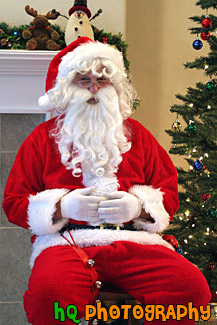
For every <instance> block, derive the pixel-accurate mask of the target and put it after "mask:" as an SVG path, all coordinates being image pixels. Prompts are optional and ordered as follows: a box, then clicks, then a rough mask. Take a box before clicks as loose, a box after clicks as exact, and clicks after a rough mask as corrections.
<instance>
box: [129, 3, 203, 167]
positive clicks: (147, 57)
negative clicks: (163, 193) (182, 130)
mask: <svg viewBox="0 0 217 325" xmlns="http://www.w3.org/2000/svg"><path fill="white" fill-rule="evenodd" d="M195 3H196V1H189V0H151V1H150V0H136V1H133V0H127V23H126V40H127V43H128V44H129V49H128V58H129V60H130V62H131V73H132V76H133V83H134V86H135V88H136V90H137V92H138V95H139V96H140V99H141V106H140V108H139V109H138V111H137V112H136V113H135V115H134V116H133V117H134V118H135V119H137V120H139V121H140V122H142V123H143V124H144V125H145V126H146V127H147V128H148V129H149V130H150V131H151V132H152V133H153V134H154V135H155V137H156V138H157V139H158V141H159V142H160V143H161V145H162V146H163V147H164V148H165V149H167V150H169V148H170V147H171V144H170V140H171V138H170V137H169V136H168V135H167V134H166V133H165V132H164V130H165V129H168V128H170V127H171V125H172V123H173V122H174V121H175V119H176V115H175V114H172V113H170V106H171V105H172V104H174V103H178V101H177V100H176V98H175V94H176V93H181V94H185V93H186V88H187V87H188V86H192V87H194V86H195V82H196V81H200V80H201V79H202V78H203V73H202V72H201V71H195V70H186V69H185V68H184V66H183V63H185V62H186V61H192V60H194V58H195V57H196V56H199V55H205V54H206V51H207V49H208V45H207V44H205V43H204V47H203V49H201V50H200V51H196V50H194V49H193V47H192V42H193V41H194V39H195V36H194V35H190V33H189V31H188V28H189V27H192V26H196V24H195V23H193V22H191V21H190V20H189V19H188V17H190V16H193V15H195V14H199V15H201V14H205V12H204V11H202V10H201V9H200V8H198V7H196V6H195ZM204 80H207V78H205V79H204ZM207 81H208V80H207ZM171 158H172V159H173V161H174V162H175V164H176V165H177V163H178V164H179V162H181V163H182V161H183V158H181V159H178V158H177V157H176V156H171Z"/></svg>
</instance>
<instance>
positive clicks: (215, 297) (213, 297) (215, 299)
mask: <svg viewBox="0 0 217 325" xmlns="http://www.w3.org/2000/svg"><path fill="white" fill-rule="evenodd" d="M210 291H211V299H210V302H217V288H216V290H215V291H214V290H210Z"/></svg>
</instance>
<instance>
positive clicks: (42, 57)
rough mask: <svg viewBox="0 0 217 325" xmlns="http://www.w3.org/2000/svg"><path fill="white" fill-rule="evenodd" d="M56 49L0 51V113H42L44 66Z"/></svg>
mask: <svg viewBox="0 0 217 325" xmlns="http://www.w3.org/2000/svg"><path fill="white" fill-rule="evenodd" d="M57 53H58V52H57V51H27V50H0V85H1V87H0V98H1V101H0V113H41V110H40V109H39V107H38V98H39V97H40V96H41V95H43V94H44V86H45V78H46V74H47V69H48V66H49V63H50V61H51V60H52V58H53V57H54V56H55V55H56V54H57Z"/></svg>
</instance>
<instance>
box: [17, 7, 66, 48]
mask: <svg viewBox="0 0 217 325" xmlns="http://www.w3.org/2000/svg"><path fill="white" fill-rule="evenodd" d="M25 10H26V12H27V14H29V15H30V16H33V17H34V19H33V21H32V22H31V23H30V24H31V25H33V26H32V27H30V28H27V29H25V30H24V31H23V33H22V35H23V38H24V39H29V38H30V39H29V40H28V42H27V43H26V49H27V50H51V51H57V50H59V48H60V46H59V45H58V44H57V43H56V42H55V41H57V40H58V39H59V34H58V33H57V32H56V31H55V30H54V29H53V28H50V27H49V26H50V25H51V24H50V23H49V21H48V19H56V18H57V17H58V16H57V15H56V14H54V13H52V12H48V13H47V14H46V15H38V12H37V10H34V9H33V8H30V6H28V5H27V6H26V7H25Z"/></svg>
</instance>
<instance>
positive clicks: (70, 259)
mask: <svg viewBox="0 0 217 325" xmlns="http://www.w3.org/2000/svg"><path fill="white" fill-rule="evenodd" d="M84 250H85V252H86V253H87V254H88V256H89V258H91V259H93V260H94V261H95V266H94V268H95V270H96V272H97V274H98V280H99V281H101V282H102V284H105V283H109V284H110V285H112V286H115V287H119V288H121V289H123V290H125V291H126V292H128V293H129V294H130V295H132V296H133V297H135V298H136V299H137V300H138V301H140V302H142V303H143V304H145V305H149V304H150V305H159V304H160V305H163V306H164V307H165V309H166V308H167V306H168V305H170V304H172V305H173V306H176V305H178V304H181V305H185V306H188V303H189V302H192V303H193V305H194V306H195V307H199V305H206V304H207V302H208V301H209V297H210V293H209V288H208V285H207V283H206V281H205V278H204V276H203V275H202V273H201V272H200V271H199V270H198V269H197V268H196V267H195V266H194V265H193V264H191V263H190V262H189V261H188V260H186V259H185V258H184V257H182V256H180V255H179V254H178V253H176V252H173V251H172V250H170V249H168V248H166V247H164V246H160V245H140V244H137V243H132V242H125V241H119V242H114V243H113V244H112V245H109V246H98V247H87V248H84ZM92 289H93V287H92V282H91V275H90V272H89V271H88V269H87V268H86V267H85V265H84V263H83V261H82V260H81V259H80V257H78V255H77V254H76V252H75V251H74V250H73V249H72V247H71V246H67V245H66V246H56V247H50V248H48V249H45V250H44V251H43V252H42V253H41V254H40V255H39V256H38V257H37V259H36V260H35V264H34V267H33V270H32V274H31V276H30V279H29V288H28V290H27V291H26V293H25V295H24V307H25V310H26V312H27V317H28V320H29V322H30V323H31V324H35V325H52V324H54V325H55V324H62V322H60V321H58V320H54V302H59V306H61V307H62V308H64V310H66V307H67V306H68V305H72V304H73V305H75V306H76V307H77V308H78V316H77V318H82V317H83V316H84V310H85V309H84V306H85V305H86V304H93V303H94V300H95V298H96V296H97V294H98V290H92ZM92 292H94V294H92ZM181 322H182V324H194V321H189V320H188V319H184V318H183V319H182V320H181ZM72 323H73V322H72V320H69V319H66V320H65V322H64V324H72ZM151 323H152V324H158V323H159V324H162V321H161V320H160V321H157V320H153V321H152V322H151ZM167 323H168V324H175V323H177V324H178V323H179V324H180V321H179V322H178V321H175V320H172V319H169V320H167Z"/></svg>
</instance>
